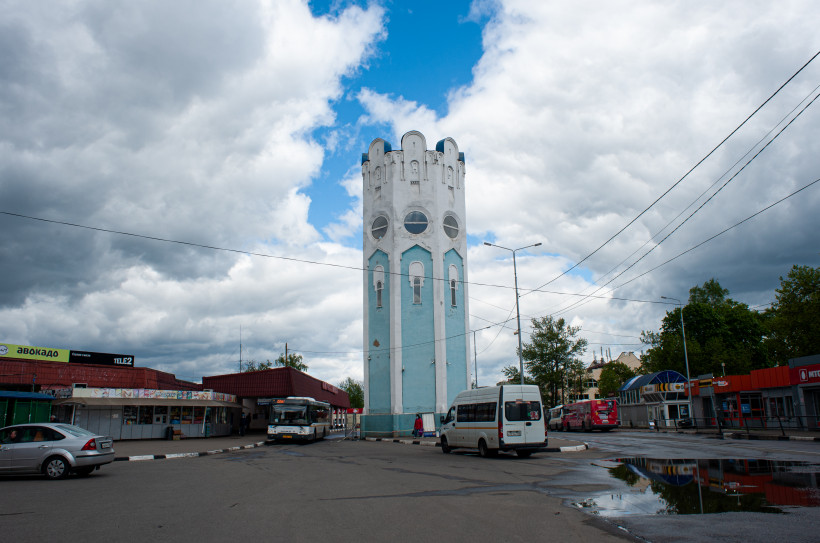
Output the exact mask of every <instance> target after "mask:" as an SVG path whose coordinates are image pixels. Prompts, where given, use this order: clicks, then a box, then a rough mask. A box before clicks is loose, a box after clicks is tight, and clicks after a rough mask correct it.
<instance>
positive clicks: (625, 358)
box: [573, 351, 641, 400]
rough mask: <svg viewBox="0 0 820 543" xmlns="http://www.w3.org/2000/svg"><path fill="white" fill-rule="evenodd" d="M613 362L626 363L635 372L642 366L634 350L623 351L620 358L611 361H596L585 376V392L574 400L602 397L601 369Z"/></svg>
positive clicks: (588, 368)
mask: <svg viewBox="0 0 820 543" xmlns="http://www.w3.org/2000/svg"><path fill="white" fill-rule="evenodd" d="M613 362H620V363H622V364H626V366H627V367H628V368H629V369H631V370H633V371H635V372H637V371H638V370H639V369H640V367H641V359H640V358H638V357H637V356H636V355H635V353H633V352H632V351H629V352H623V353H621V354H619V355H618V358H616V359H615V360H612V361H609V362H605V361H604V359H603V358H602V359H601V360H600V361H594V362H593V363H592V364H590V365H589V366H588V367H587V372H586V376H585V378H584V379H585V380H584V392H583V393H582V394H581V396H580V397H578V398H573V400H586V399H589V400H594V399H596V398H600V397H601V395H600V393H599V392H598V381H600V380H601V371H603V369H604V368H605V367H606V366H607V364H611V363H613Z"/></svg>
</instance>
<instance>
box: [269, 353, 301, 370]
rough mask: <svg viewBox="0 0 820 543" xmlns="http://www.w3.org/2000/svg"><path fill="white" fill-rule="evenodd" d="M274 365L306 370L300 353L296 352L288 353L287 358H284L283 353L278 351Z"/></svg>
mask: <svg viewBox="0 0 820 543" xmlns="http://www.w3.org/2000/svg"><path fill="white" fill-rule="evenodd" d="M274 365H275V366H278V367H286V368H293V369H297V370H299V371H301V372H306V371H307V369H308V366H307V364H305V363H304V362H303V361H302V355H301V354H296V353H288V358H287V360H285V353H280V354H279V356H278V357H277V358H276V360H275V361H274Z"/></svg>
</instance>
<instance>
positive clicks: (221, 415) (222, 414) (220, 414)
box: [216, 407, 228, 424]
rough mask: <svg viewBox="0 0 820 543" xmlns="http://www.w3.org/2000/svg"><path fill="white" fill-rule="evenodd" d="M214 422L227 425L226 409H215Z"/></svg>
mask: <svg viewBox="0 0 820 543" xmlns="http://www.w3.org/2000/svg"><path fill="white" fill-rule="evenodd" d="M216 422H217V423H219V424H228V408H227V407H217V408H216Z"/></svg>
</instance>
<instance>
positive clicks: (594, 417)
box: [563, 398, 620, 432]
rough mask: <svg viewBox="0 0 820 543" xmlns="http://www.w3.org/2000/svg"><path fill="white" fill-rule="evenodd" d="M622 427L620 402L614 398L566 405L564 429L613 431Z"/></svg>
mask: <svg viewBox="0 0 820 543" xmlns="http://www.w3.org/2000/svg"><path fill="white" fill-rule="evenodd" d="M619 425H620V421H619V420H618V402H617V401H616V400H615V399H614V398H606V399H601V400H581V401H578V402H575V403H570V404H566V405H564V417H563V429H564V430H566V431H569V430H583V431H585V432H591V431H592V430H604V431H608V430H612V429H613V428H617V427H618V426H619Z"/></svg>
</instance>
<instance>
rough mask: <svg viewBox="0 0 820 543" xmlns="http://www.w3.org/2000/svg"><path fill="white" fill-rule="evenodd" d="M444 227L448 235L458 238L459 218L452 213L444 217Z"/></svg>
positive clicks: (451, 237)
mask: <svg viewBox="0 0 820 543" xmlns="http://www.w3.org/2000/svg"><path fill="white" fill-rule="evenodd" d="M442 226H443V227H444V233H445V234H447V237H448V238H450V239H456V238H457V237H458V220H456V218H455V217H453V216H452V215H447V216H446V217H444V222H443V223H442Z"/></svg>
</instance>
